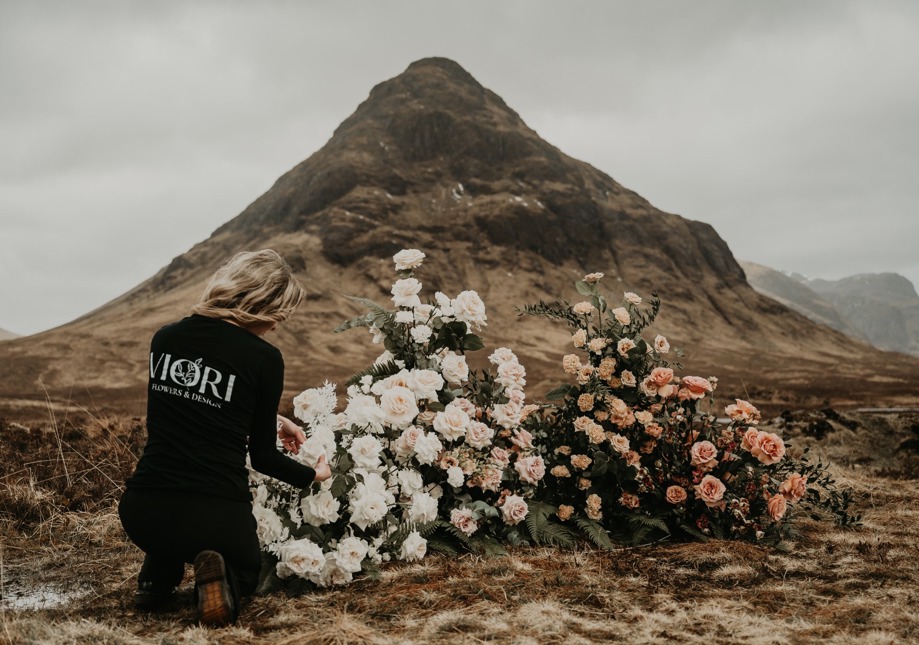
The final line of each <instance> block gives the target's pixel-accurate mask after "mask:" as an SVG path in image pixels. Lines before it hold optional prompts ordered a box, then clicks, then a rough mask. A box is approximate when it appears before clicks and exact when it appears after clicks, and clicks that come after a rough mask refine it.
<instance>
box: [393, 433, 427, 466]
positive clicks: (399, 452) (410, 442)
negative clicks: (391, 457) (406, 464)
mask: <svg viewBox="0 0 919 645" xmlns="http://www.w3.org/2000/svg"><path fill="white" fill-rule="evenodd" d="M423 434H424V430H422V429H421V428H419V427H418V426H409V427H408V428H406V429H405V430H403V431H402V434H401V435H399V438H398V439H396V440H395V442H394V444H393V450H395V453H396V456H397V457H400V458H402V459H405V458H406V457H408V456H409V455H410V454H412V452H413V451H414V450H415V440H416V439H417V438H418V437H420V436H421V435H423Z"/></svg>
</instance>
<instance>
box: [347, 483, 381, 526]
mask: <svg viewBox="0 0 919 645" xmlns="http://www.w3.org/2000/svg"><path fill="white" fill-rule="evenodd" d="M348 508H349V510H350V511H351V524H354V525H355V526H357V527H359V528H360V529H361V530H364V529H366V528H367V527H368V526H370V525H372V524H376V523H377V522H379V521H380V520H382V519H383V518H384V517H385V516H386V513H388V512H389V506H387V504H386V498H385V497H384V496H383V494H382V493H370V492H368V493H366V494H364V495H361V496H360V497H358V498H355V499H352V500H351V504H350V506H349V507H348Z"/></svg>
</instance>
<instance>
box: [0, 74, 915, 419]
mask: <svg viewBox="0 0 919 645" xmlns="http://www.w3.org/2000/svg"><path fill="white" fill-rule="evenodd" d="M264 247H270V248H274V249H276V250H277V251H278V252H279V253H281V254H282V255H284V256H285V257H286V258H287V259H288V261H289V262H290V263H291V265H292V266H293V267H294V268H295V270H296V271H297V272H298V275H299V276H300V278H301V279H302V281H303V283H304V285H305V286H306V287H307V289H308V291H309V294H310V297H309V299H308V301H307V302H306V303H305V304H304V305H303V306H302V307H301V309H300V310H299V311H298V312H297V315H296V316H295V317H294V318H292V319H291V320H290V321H288V322H287V323H285V324H284V325H282V326H281V328H280V329H279V331H278V332H277V333H276V335H275V336H274V338H273V339H272V340H273V342H275V343H276V344H277V345H278V346H279V347H280V348H281V349H282V350H283V351H284V355H285V361H286V364H287V379H286V384H285V387H286V390H287V392H288V393H290V394H294V393H297V392H299V391H300V390H302V389H304V388H306V387H313V386H316V385H319V384H321V383H322V382H323V380H325V379H329V380H332V381H335V382H339V383H341V382H342V381H343V380H344V379H345V378H347V376H349V375H351V374H353V373H354V372H356V371H358V370H360V369H363V368H364V367H366V366H367V365H369V364H370V362H371V361H372V360H373V359H374V358H375V357H376V356H377V355H378V353H379V348H378V347H377V346H374V345H372V344H371V343H370V342H369V334H366V332H362V331H360V330H352V331H349V332H346V333H344V334H335V333H334V332H333V329H334V328H335V326H336V325H337V324H338V323H339V322H340V321H342V320H345V319H348V318H351V317H353V316H354V315H356V314H357V313H361V312H363V309H362V308H360V307H358V306H356V305H355V304H354V303H352V302H351V301H350V300H348V299H347V298H345V295H346V294H352V295H360V296H364V297H368V298H372V299H374V300H376V301H377V302H380V303H381V304H384V305H389V304H390V303H389V298H390V293H389V289H390V287H391V285H392V282H393V280H394V279H395V277H396V276H395V274H394V271H393V265H392V261H391V256H392V255H393V254H394V253H395V252H397V251H399V250H400V249H402V248H417V249H420V250H422V251H424V252H425V253H426V254H427V255H428V258H427V260H426V261H425V264H424V265H423V266H422V267H421V269H420V270H419V271H418V273H417V275H418V278H419V279H420V280H421V281H422V282H423V283H424V291H423V292H422V296H423V297H424V296H427V297H429V298H430V297H433V294H434V292H435V291H436V290H440V291H443V292H445V293H447V294H450V295H456V294H457V293H458V292H459V291H461V290H463V289H474V290H476V291H478V293H479V294H480V295H481V296H482V298H483V299H484V301H485V303H486V305H488V307H489V309H488V327H487V328H486V329H485V330H484V333H483V336H484V338H485V341H486V343H487V345H488V346H489V347H498V346H502V345H505V346H509V347H512V348H513V349H514V350H515V351H516V352H517V353H518V355H519V356H520V357H521V360H522V361H523V362H524V364H525V365H526V367H527V370H528V381H529V389H530V392H531V397H534V398H542V395H543V393H545V392H546V391H547V390H548V389H549V388H550V387H551V386H554V385H555V384H557V383H558V382H559V381H562V380H564V375H563V373H562V371H561V369H560V360H561V357H562V355H563V354H565V353H568V352H569V351H570V339H569V334H568V332H567V330H566V329H565V328H563V327H562V326H561V325H559V324H553V323H551V322H549V321H546V320H543V319H533V318H528V317H519V316H518V315H517V311H516V310H515V307H520V306H522V305H524V304H526V303H535V302H538V301H540V300H546V301H552V300H556V299H572V300H575V301H577V300H579V299H580V297H579V296H578V295H577V293H576V292H575V291H574V288H573V282H574V281H575V280H576V279H578V278H580V277H581V276H582V275H583V274H585V273H588V272H595V271H601V272H604V273H605V274H606V275H607V276H608V277H607V279H606V282H607V284H611V285H613V286H614V288H615V289H617V290H622V291H625V290H630V291H635V292H638V293H639V294H642V295H645V296H647V295H649V294H650V293H651V292H657V293H659V294H660V296H661V297H662V299H663V308H662V310H661V315H660V316H659V318H658V322H657V324H656V325H655V333H662V334H664V335H666V336H667V337H668V338H669V339H670V341H671V343H672V344H673V345H674V346H675V347H679V346H682V347H685V348H686V353H687V357H686V359H685V360H684V363H685V364H686V369H687V370H688V371H690V370H691V371H692V372H694V373H698V374H703V375H706V376H707V375H710V374H711V375H716V376H718V377H719V378H720V379H721V384H720V390H719V394H720V395H721V398H722V399H723V400H726V401H728V402H729V401H730V397H732V396H735V395H737V396H744V398H750V399H754V400H756V401H757V402H760V403H767V402H774V403H775V405H799V406H800V405H805V404H817V405H819V404H822V403H824V402H825V401H827V400H830V401H833V402H834V403H839V404H846V403H851V402H856V401H863V400H866V399H871V400H872V401H888V402H898V401H900V400H902V399H903V398H904V397H907V398H909V397H913V398H915V396H916V395H917V394H919V378H917V377H919V361H916V360H915V359H910V358H908V357H904V356H901V355H898V354H889V355H887V354H881V353H879V352H877V351H876V350H875V349H873V348H871V347H869V346H868V345H867V344H858V343H852V342H851V341H849V340H848V339H847V337H845V336H843V335H842V334H841V333H839V332H835V331H832V330H828V329H827V328H825V327H823V326H820V325H816V324H814V323H813V322H811V321H810V320H808V319H807V318H805V317H804V316H802V315H800V314H798V313H796V312H793V311H791V310H789V309H788V308H786V307H784V306H782V305H780V304H778V303H776V302H775V301H774V300H771V299H769V298H766V297H764V296H762V295H760V294H758V293H756V292H755V291H754V290H753V289H752V288H751V287H750V286H749V284H748V283H747V281H746V276H745V274H744V271H743V270H742V268H741V267H740V265H739V264H738V263H737V261H736V260H735V258H734V256H733V255H732V254H731V252H730V249H729V248H728V246H727V245H726V244H725V242H724V240H722V239H721V238H720V237H719V236H718V234H717V233H716V232H715V230H714V229H713V228H712V227H711V226H710V225H708V224H705V223H702V222H697V221H692V220H688V219H685V218H683V217H680V216H679V215H676V214H671V213H665V212H663V211H661V210H659V209H657V208H655V207H654V206H653V205H652V204H651V203H649V202H648V201H647V200H646V199H645V198H643V197H641V196H640V195H638V194H636V193H635V192H633V191H631V190H628V189H627V188H625V187H623V186H621V185H620V184H618V183H617V182H616V181H615V180H613V179H612V178H611V177H609V176H608V175H606V174H604V173H603V172H601V171H599V170H597V169H596V168H593V167H592V166H590V165H588V164H586V163H584V162H581V161H578V160H576V159H573V158H571V157H569V156H568V155H566V154H564V153H563V152H562V151H560V150H559V149H557V148H556V147H554V146H553V145H551V144H550V143H548V142H546V141H544V140H543V139H542V138H540V136H539V135H538V134H537V133H536V132H535V131H533V130H532V129H531V128H529V127H528V126H527V125H526V124H525V123H524V121H523V120H522V119H521V117H520V116H519V115H518V114H517V113H516V112H514V111H513V110H512V109H511V108H510V107H508V106H507V105H506V104H505V102H504V101H503V100H502V99H501V97H500V96H498V95H497V94H495V93H494V92H492V91H491V90H488V89H486V88H484V87H482V85H480V84H479V83H478V82H477V81H476V80H475V79H474V78H473V77H472V76H471V75H470V74H469V73H468V72H467V71H466V70H464V69H463V68H462V67H460V66H459V65H458V64H457V63H455V62H453V61H450V60H447V59H444V58H429V59H424V60H420V61H417V62H415V63H413V64H411V65H410V66H409V67H408V68H407V69H406V70H405V71H404V72H403V73H402V74H400V75H398V76H396V77H395V78H392V79H390V80H387V81H385V82H383V83H380V84H379V85H377V86H376V87H374V88H373V89H372V90H371V92H370V95H369V97H368V98H367V99H366V100H365V101H364V102H363V103H361V104H360V105H359V106H358V107H357V109H356V110H355V112H354V113H353V114H352V115H351V116H349V117H348V118H347V119H345V120H344V121H343V122H342V123H341V125H340V126H339V127H338V128H337V129H336V130H335V132H334V133H333V136H332V137H331V139H330V140H329V141H328V142H327V143H326V145H325V146H323V147H322V148H321V149H320V150H318V151H317V152H315V153H314V154H313V155H312V156H310V157H309V158H308V159H306V160H305V161H303V162H302V163H300V164H298V165H297V166H296V167H294V168H292V169H291V170H290V171H288V172H287V173H285V174H284V175H282V176H281V177H280V178H279V179H278V180H277V181H276V182H275V184H274V185H273V186H272V187H271V188H270V189H269V190H268V191H267V192H266V193H265V194H263V195H262V196H260V197H259V198H258V199H256V200H255V201H254V202H253V203H252V204H251V205H250V206H248V207H247V208H246V209H245V210H244V211H243V212H242V213H240V214H239V215H238V216H236V217H234V218H233V219H231V220H229V221H228V222H227V223H226V224H224V225H223V226H221V227H220V228H218V229H217V230H216V231H215V232H214V233H213V234H212V235H211V236H210V237H209V238H208V239H207V240H204V241H202V242H201V243H199V244H196V245H195V246H194V247H193V248H191V249H190V250H189V251H188V252H186V253H184V254H182V255H180V256H178V257H176V258H174V259H173V260H172V261H171V262H170V263H169V264H168V265H167V266H165V267H164V268H163V269H162V270H160V271H159V272H158V273H157V274H156V275H154V276H152V277H151V278H150V279H148V280H146V281H145V282H143V283H141V284H140V285H138V286H137V287H135V288H134V289H132V290H131V291H129V292H128V293H126V294H124V295H122V296H121V297H119V298H117V299H115V300H114V301H112V302H110V303H108V304H106V305H104V306H103V307H101V308H99V309H97V310H95V311H93V312H91V313H89V314H87V315H85V316H83V317H81V318H79V319H77V320H75V321H73V322H71V323H69V324H67V325H64V326H62V327H58V328H56V329H54V330H51V331H48V332H45V333H43V334H38V335H36V336H31V337H28V338H22V339H18V340H15V341H12V342H8V343H3V344H2V345H0V414H2V413H3V410H4V408H3V405H4V401H5V402H7V403H6V405H7V409H11V407H10V406H12V403H9V402H10V401H20V402H21V401H33V400H39V401H41V400H42V399H43V396H42V395H41V394H40V393H41V391H42V390H41V388H42V387H44V388H47V389H48V391H49V392H50V393H51V394H52V395H53V396H55V397H58V398H59V399H63V400H66V401H68V402H76V403H79V404H80V405H91V406H94V408H95V409H100V410H103V411H104V410H106V409H110V410H113V411H116V412H119V413H125V412H127V413H131V414H143V411H144V407H143V401H144V383H145V379H146V360H147V343H148V342H149V338H150V336H151V335H152V333H153V331H154V330H155V329H157V328H158V327H159V326H160V325H162V324H164V323H166V322H168V321H170V320H173V319H175V318H177V317H179V316H181V315H184V314H185V313H186V312H187V311H188V308H189V306H190V305H191V304H192V303H193V302H194V301H195V299H196V298H197V297H198V295H199V294H200V292H201V290H202V289H203V287H204V284H205V282H206V280H207V278H208V277H209V276H210V274H211V273H212V272H213V271H214V270H215V269H216V268H217V267H218V266H219V265H220V264H222V263H223V262H224V261H225V260H226V259H227V258H228V257H230V256H231V255H232V254H233V253H235V252H237V251H240V250H244V249H256V248H264ZM619 297H621V294H619V293H617V294H614V295H613V296H612V298H613V299H614V300H616V299H618V298H619ZM480 353H482V352H480ZM471 362H472V363H473V364H474V365H475V364H481V363H482V362H484V357H478V356H474V357H472V361H471ZM477 362H478V363H477ZM829 374H832V378H830V377H829V376H828V375H829ZM866 374H870V375H882V374H883V375H884V376H878V378H877V379H876V380H872V379H866Z"/></svg>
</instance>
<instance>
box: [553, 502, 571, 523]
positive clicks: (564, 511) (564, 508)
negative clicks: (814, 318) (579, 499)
mask: <svg viewBox="0 0 919 645" xmlns="http://www.w3.org/2000/svg"><path fill="white" fill-rule="evenodd" d="M556 515H558V519H560V520H561V521H562V522H567V521H568V520H569V519H571V516H572V515H574V506H568V505H567V504H561V505H560V506H559V507H558V511H556Z"/></svg>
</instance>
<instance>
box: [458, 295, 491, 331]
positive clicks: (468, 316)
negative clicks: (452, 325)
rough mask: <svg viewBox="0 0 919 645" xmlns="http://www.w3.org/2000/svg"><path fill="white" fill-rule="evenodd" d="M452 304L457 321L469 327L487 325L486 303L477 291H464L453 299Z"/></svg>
mask: <svg viewBox="0 0 919 645" xmlns="http://www.w3.org/2000/svg"><path fill="white" fill-rule="evenodd" d="M451 304H452V305H453V315H454V316H456V319H457V320H461V321H463V322H464V323H466V324H467V325H474V326H475V327H476V328H479V327H484V326H485V325H486V322H485V320H486V316H485V303H484V302H482V299H481V298H479V294H477V293H476V292H475V291H463V292H462V293H460V294H459V295H458V296H456V298H454V299H453V302H452V303H451Z"/></svg>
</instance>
